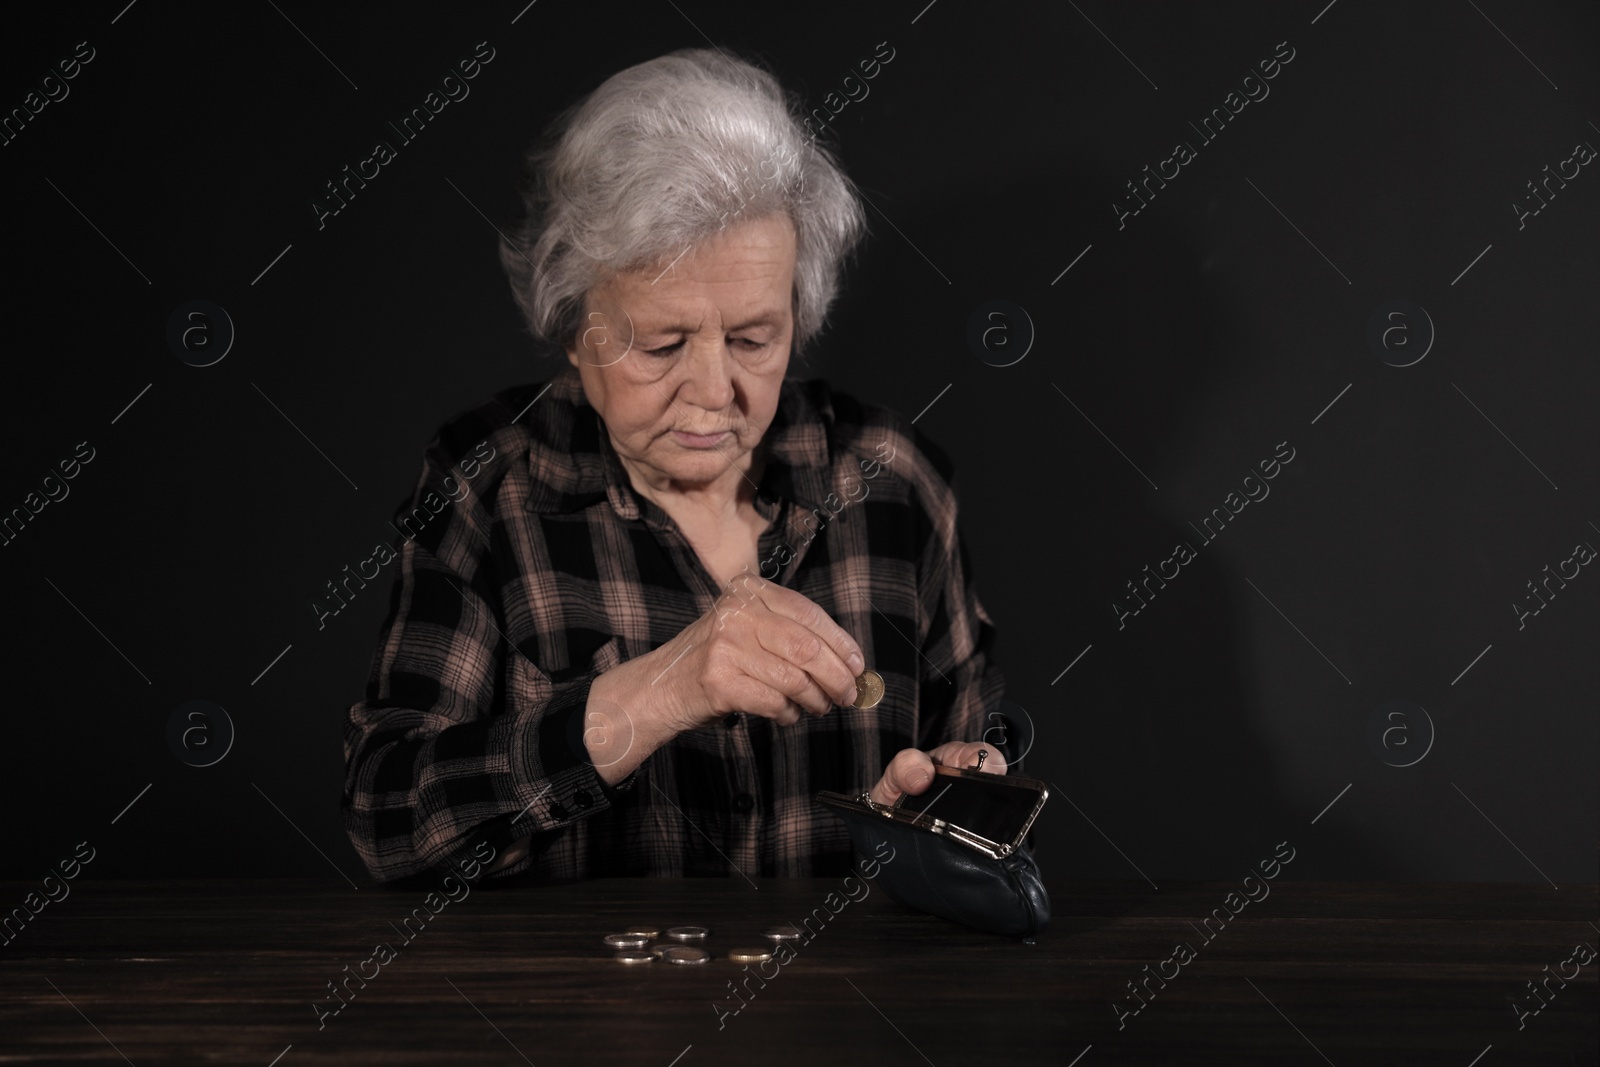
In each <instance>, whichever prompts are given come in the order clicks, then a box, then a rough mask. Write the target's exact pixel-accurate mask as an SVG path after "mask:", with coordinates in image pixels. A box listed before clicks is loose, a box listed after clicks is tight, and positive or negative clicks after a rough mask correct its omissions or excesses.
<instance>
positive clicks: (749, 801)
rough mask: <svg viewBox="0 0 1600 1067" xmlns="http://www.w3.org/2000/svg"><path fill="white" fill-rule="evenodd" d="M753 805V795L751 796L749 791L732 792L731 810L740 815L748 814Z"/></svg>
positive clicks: (754, 804)
mask: <svg viewBox="0 0 1600 1067" xmlns="http://www.w3.org/2000/svg"><path fill="white" fill-rule="evenodd" d="M755 806H756V800H755V797H752V796H751V795H750V794H749V793H735V794H733V810H734V811H736V812H738V813H739V814H740V815H748V814H750V812H751V811H752V810H754V808H755Z"/></svg>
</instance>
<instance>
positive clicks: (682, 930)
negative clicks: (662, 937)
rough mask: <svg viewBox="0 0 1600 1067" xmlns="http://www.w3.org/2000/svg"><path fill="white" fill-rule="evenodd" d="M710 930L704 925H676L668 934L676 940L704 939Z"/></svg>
mask: <svg viewBox="0 0 1600 1067" xmlns="http://www.w3.org/2000/svg"><path fill="white" fill-rule="evenodd" d="M710 932H711V931H710V930H707V929H706V928H705V927H704V926H674V927H673V928H672V929H670V930H668V931H667V936H668V937H670V938H672V940H674V941H704V940H705V939H706V935H707V934H709V933H710Z"/></svg>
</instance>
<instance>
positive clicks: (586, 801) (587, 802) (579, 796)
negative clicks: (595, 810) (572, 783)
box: [572, 789, 594, 809]
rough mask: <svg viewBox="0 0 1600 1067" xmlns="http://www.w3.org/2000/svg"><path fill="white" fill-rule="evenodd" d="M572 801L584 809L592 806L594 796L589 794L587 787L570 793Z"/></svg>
mask: <svg viewBox="0 0 1600 1067" xmlns="http://www.w3.org/2000/svg"><path fill="white" fill-rule="evenodd" d="M572 802H573V803H574V804H576V805H578V807H580V808H585V809H587V808H591V807H593V806H594V798H593V797H591V796H590V795H589V791H588V790H587V789H580V790H578V791H577V792H576V793H574V794H572Z"/></svg>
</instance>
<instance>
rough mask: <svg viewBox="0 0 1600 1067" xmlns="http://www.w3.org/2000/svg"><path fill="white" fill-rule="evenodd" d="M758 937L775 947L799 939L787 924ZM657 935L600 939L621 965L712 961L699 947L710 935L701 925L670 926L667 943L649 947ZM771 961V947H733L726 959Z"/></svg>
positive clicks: (645, 930) (642, 930)
mask: <svg viewBox="0 0 1600 1067" xmlns="http://www.w3.org/2000/svg"><path fill="white" fill-rule="evenodd" d="M761 934H762V936H763V937H765V938H766V939H767V940H768V941H771V942H773V943H774V944H779V943H782V942H785V941H798V940H799V939H800V937H801V933H800V930H799V929H798V928H797V927H794V926H791V925H790V924H788V923H782V924H780V925H778V926H769V927H767V928H766V929H765V930H763V931H762V932H761ZM660 936H661V931H660V930H658V929H655V928H653V927H649V926H636V927H630V928H629V929H627V930H624V931H622V932H621V933H616V934H607V935H606V936H605V938H604V939H603V940H604V941H605V943H606V944H607V945H609V946H610V947H611V948H612V950H613V957H612V958H614V959H615V960H616V961H617V962H618V963H622V964H630V965H631V964H635V963H651V962H653V961H655V960H661V961H663V962H665V963H675V964H695V963H706V962H708V961H710V959H711V953H709V952H707V951H706V950H705V949H703V948H701V947H700V945H701V943H703V942H704V941H705V940H706V938H708V937H710V936H711V931H710V930H709V929H707V928H706V927H704V926H674V927H671V928H670V929H668V930H667V938H668V940H667V941H666V942H661V943H657V944H651V942H653V941H655V940H656V939H657V938H659V937H660ZM771 958H772V950H771V949H770V948H736V949H730V950H729V951H728V959H730V960H732V961H733V962H734V963H764V962H766V961H767V960H770V959H771Z"/></svg>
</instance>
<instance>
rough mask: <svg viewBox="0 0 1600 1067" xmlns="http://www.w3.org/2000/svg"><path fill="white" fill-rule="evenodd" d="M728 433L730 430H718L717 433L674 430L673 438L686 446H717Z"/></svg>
mask: <svg viewBox="0 0 1600 1067" xmlns="http://www.w3.org/2000/svg"><path fill="white" fill-rule="evenodd" d="M728 435H729V431H727V430H718V431H716V432H715V433H689V432H688V431H687V430H673V431H672V439H673V440H674V441H677V442H678V444H680V445H682V446H684V447H685V448H715V447H716V446H717V445H719V444H721V443H722V440H723V438H725V437H727V436H728Z"/></svg>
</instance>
